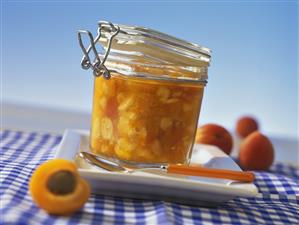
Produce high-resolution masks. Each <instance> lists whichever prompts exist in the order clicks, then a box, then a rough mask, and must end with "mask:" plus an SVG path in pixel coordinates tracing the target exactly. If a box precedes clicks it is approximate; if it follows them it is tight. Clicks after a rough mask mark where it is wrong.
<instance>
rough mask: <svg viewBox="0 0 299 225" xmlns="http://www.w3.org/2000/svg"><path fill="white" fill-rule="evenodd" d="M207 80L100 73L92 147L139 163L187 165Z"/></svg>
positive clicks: (92, 128)
mask: <svg viewBox="0 0 299 225" xmlns="http://www.w3.org/2000/svg"><path fill="white" fill-rule="evenodd" d="M203 88H204V85H203V84H190V83H188V84H187V83H177V82H164V81H153V80H145V79H143V80H141V79H134V78H130V77H129V78H124V77H122V76H120V75H117V74H112V77H111V79H110V80H105V79H104V78H103V77H96V78H95V82H94V99H93V112H92V126H91V139H90V145H91V150H92V152H94V153H96V154H97V153H100V154H104V155H107V156H112V157H116V158H118V159H123V160H130V161H135V162H143V163H153V162H168V163H186V162H187V161H188V159H189V156H190V151H191V148H192V145H193V141H194V135H195V132H196V127H197V120H198V115H199V110H200V105H201V100H202V96H203Z"/></svg>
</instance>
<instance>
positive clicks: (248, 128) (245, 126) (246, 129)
mask: <svg viewBox="0 0 299 225" xmlns="http://www.w3.org/2000/svg"><path fill="white" fill-rule="evenodd" d="M258 129H259V125H258V122H257V121H256V120H255V119H254V118H253V117H250V116H244V117H242V118H240V119H239V120H238V121H237V125H236V133H237V134H238V135H240V136H241V137H243V138H244V137H247V136H248V135H249V134H251V133H252V132H254V131H257V130H258Z"/></svg>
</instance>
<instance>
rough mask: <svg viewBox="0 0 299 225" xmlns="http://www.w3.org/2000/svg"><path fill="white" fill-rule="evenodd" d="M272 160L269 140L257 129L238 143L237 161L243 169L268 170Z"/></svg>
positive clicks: (271, 146)
mask: <svg viewBox="0 0 299 225" xmlns="http://www.w3.org/2000/svg"><path fill="white" fill-rule="evenodd" d="M273 161H274V148H273V145H272V143H271V141H270V140H269V139H268V138H267V137H266V136H265V135H263V134H261V133H260V132H259V131H255V132H253V133H251V134H250V135H249V136H248V137H246V138H245V139H244V141H243V142H242V143H241V145H240V153H239V162H240V165H241V167H242V168H243V169H245V170H268V169H269V168H270V166H271V165H272V163H273Z"/></svg>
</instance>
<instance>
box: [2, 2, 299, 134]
mask: <svg viewBox="0 0 299 225" xmlns="http://www.w3.org/2000/svg"><path fill="white" fill-rule="evenodd" d="M98 20H108V21H111V22H116V23H123V24H132V25H141V26H146V27H150V28H153V29H156V30H160V31H162V32H166V33H169V34H171V35H174V36H177V37H179V38H182V39H186V40H188V41H191V42H194V43H198V44H202V45H204V46H206V47H209V48H211V49H212V51H213V55H212V63H211V67H210V70H209V83H208V85H207V88H206V92H205V95H204V101H203V106H202V112H201V117H200V123H201V124H202V123H207V122H217V123H220V124H222V125H224V126H226V127H227V128H233V127H234V124H235V121H236V119H237V118H238V117H239V116H241V115H244V114H252V115H255V116H256V117H257V118H258V119H259V120H260V122H261V126H262V130H263V131H264V132H266V133H270V134H278V135H292V136H295V135H298V3H295V2H290V1H289V2H285V1H281V2H273V1H272V2H265V1H263V2H260V3H258V2H256V1H255V2H252V3H250V2H247V1H245V2H233V1H226V2H220V1H218V2H213V3H208V2H195V1H193V2H178V1H168V2H164V3H159V2H136V1H134V2H132V1H131V2H129V1H127V2H125V1H117V2H116V1H110V2H109V1H106V2H99V1H98V2H91V1H85V2H83V1H82V2H76V1H71V2H70V1H62V2H56V1H44V2H38V1H3V2H2V50H1V51H2V82H3V84H2V85H3V86H2V87H3V100H4V101H12V102H21V103H26V104H27V103H28V104H38V105H45V106H49V107H59V108H65V109H73V110H77V111H78V110H81V111H87V112H90V110H91V102H92V87H93V79H92V74H91V72H90V71H88V72H87V71H83V70H82V69H81V67H80V60H81V56H82V53H81V50H80V48H79V46H78V42H77V37H76V31H77V30H78V29H80V28H85V29H89V30H91V31H93V32H94V33H95V32H96V25H97V21H98Z"/></svg>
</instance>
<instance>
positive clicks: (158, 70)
mask: <svg viewBox="0 0 299 225" xmlns="http://www.w3.org/2000/svg"><path fill="white" fill-rule="evenodd" d="M83 33H85V34H88V36H89V38H90V45H89V46H88V48H85V47H84V45H83V41H82V37H81V34H83ZM78 38H79V43H80V46H81V48H82V50H83V53H84V56H83V59H82V62H81V65H82V67H83V68H84V69H88V68H90V67H92V68H93V70H94V75H96V76H98V75H101V74H103V76H104V77H106V78H109V77H110V72H111V71H112V72H114V71H115V72H117V73H120V74H123V75H130V76H137V77H143V78H150V79H171V80H173V79H175V80H188V81H201V82H202V81H206V79H207V67H208V66H209V64H210V58H211V50H210V49H208V48H206V47H203V46H200V45H197V44H193V43H190V42H187V41H184V40H181V39H178V38H175V37H173V36H170V35H167V34H164V33H161V32H159V31H155V30H152V29H148V28H145V27H138V26H128V25H121V24H112V23H110V22H99V28H98V35H97V37H96V38H93V36H92V34H91V33H90V32H89V31H85V30H84V31H79V32H78ZM98 43H100V44H101V46H102V47H103V48H104V50H105V51H102V52H98V51H97V49H96V44H98ZM91 50H92V51H93V52H94V55H95V60H94V62H91V61H90V57H89V53H90V52H91Z"/></svg>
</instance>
